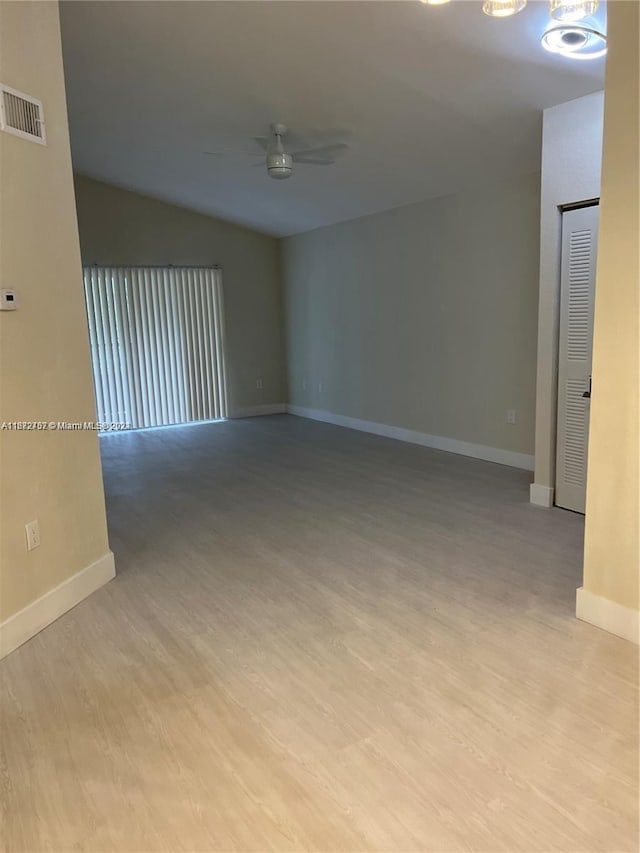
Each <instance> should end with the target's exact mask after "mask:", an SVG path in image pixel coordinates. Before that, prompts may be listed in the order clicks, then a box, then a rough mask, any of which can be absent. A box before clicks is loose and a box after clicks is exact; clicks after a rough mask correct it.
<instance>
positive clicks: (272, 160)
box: [267, 151, 293, 180]
mask: <svg viewBox="0 0 640 853" xmlns="http://www.w3.org/2000/svg"><path fill="white" fill-rule="evenodd" d="M267 172H268V173H269V177H270V178H275V179H276V180H282V179H283V178H288V177H290V176H291V173H292V172H293V158H292V156H291V154H285V153H284V152H283V151H282V152H281V151H274V152H273V153H272V154H267Z"/></svg>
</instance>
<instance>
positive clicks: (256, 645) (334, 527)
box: [0, 416, 638, 853]
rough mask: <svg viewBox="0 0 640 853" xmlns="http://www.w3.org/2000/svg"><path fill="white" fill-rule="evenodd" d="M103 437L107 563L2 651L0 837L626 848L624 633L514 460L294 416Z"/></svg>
mask: <svg viewBox="0 0 640 853" xmlns="http://www.w3.org/2000/svg"><path fill="white" fill-rule="evenodd" d="M102 448H103V458H104V471H105V482H106V490H107V496H108V511H109V525H110V535H111V544H112V547H113V550H114V552H115V554H116V564H117V568H118V576H117V578H116V580H114V581H113V582H112V583H110V584H109V585H107V586H106V587H105V588H103V589H102V590H100V591H99V592H98V593H96V594H95V595H93V596H92V597H91V598H90V599H89V600H87V601H86V602H84V603H83V604H81V605H79V606H78V607H77V608H75V609H74V610H73V611H71V612H70V613H68V614H67V615H66V616H64V617H62V618H61V619H60V620H58V621H57V622H56V623H55V624H54V625H52V626H51V627H50V628H48V629H47V630H46V631H44V632H42V633H41V634H40V635H39V636H37V637H36V638H34V639H33V640H32V641H30V642H29V643H27V644H26V645H25V646H23V647H22V648H20V649H19V650H17V651H16V652H14V653H13V654H12V655H10V656H9V657H8V658H6V659H5V660H4V661H3V662H2V663H1V664H0V670H1V673H2V688H3V689H2V739H3V750H4V763H3V770H2V791H3V801H4V816H3V820H2V843H3V849H4V850H6V851H11V853H14V851H15V853H17V851H25V853H26V852H27V851H28V853H35V851H45V850H46V851H96V853H97V851H105V852H106V851H109V853H111V851H124V852H125V853H133V851H268V850H277V851H307V850H314V851H369V850H371V851H373V850H375V851H434V853H437V851H487V853H493V851H509V853H514V851H523V853H524V851H527V853H529V851H571V853H575V851H632V850H633V851H635V850H637V849H638V835H637V833H638V731H637V730H638V726H637V723H638V699H637V679H638V663H637V649H636V648H635V647H634V646H632V645H631V644H630V643H627V642H625V641H624V640H621V639H618V638H616V637H613V636H611V635H609V634H606V633H604V632H602V631H600V630H598V629H597V628H594V627H592V626H590V625H586V624H583V623H581V622H578V621H576V620H575V618H574V616H573V614H574V601H575V589H576V587H577V586H579V584H580V564H581V543H582V533H583V523H582V518H581V517H580V516H578V515H574V514H572V513H568V512H564V511H562V510H543V509H538V508H535V507H532V506H530V505H529V504H528V502H527V500H528V484H529V475H528V474H526V473H525V472H521V471H517V470H515V469H510V468H506V467H502V466H499V465H493V464H490V463H485V462H480V461H476V460H472V459H467V458H464V457H460V456H454V455H450V454H446V453H440V452H437V451H432V450H428V449H425V448H419V447H414V446H411V445H406V444H401V443H398V442H394V441H390V440H388V439H384V438H379V437H375V436H368V435H365V434H362V433H357V432H352V431H348V430H343V429H340V428H337V427H333V426H329V425H327V424H318V423H313V422H310V421H305V420H302V419H299V418H294V417H290V416H275V417H269V418H256V419H247V420H242V421H234V422H227V423H222V424H212V425H202V426H196V427H189V428H180V429H169V430H163V431H154V432H147V433H138V434H131V435H118V436H108V437H106V438H105V439H103V441H102Z"/></svg>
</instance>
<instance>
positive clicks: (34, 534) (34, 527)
mask: <svg viewBox="0 0 640 853" xmlns="http://www.w3.org/2000/svg"><path fill="white" fill-rule="evenodd" d="M25 531H26V534H27V551H33V549H34V548H37V547H38V546H39V545H40V525H39V524H38V520H37V519H36V520H35V521H30V522H29V524H26V525H25Z"/></svg>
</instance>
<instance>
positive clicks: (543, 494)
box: [529, 483, 554, 507]
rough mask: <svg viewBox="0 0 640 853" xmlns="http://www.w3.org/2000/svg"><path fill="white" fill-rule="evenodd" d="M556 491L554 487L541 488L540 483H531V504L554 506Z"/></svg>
mask: <svg viewBox="0 0 640 853" xmlns="http://www.w3.org/2000/svg"><path fill="white" fill-rule="evenodd" d="M553 498H554V489H553V487H552V486H541V485H540V483H531V485H530V486H529V502H530V503H532V504H535V506H544V507H550V506H553Z"/></svg>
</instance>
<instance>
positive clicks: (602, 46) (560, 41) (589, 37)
mask: <svg viewBox="0 0 640 853" xmlns="http://www.w3.org/2000/svg"><path fill="white" fill-rule="evenodd" d="M541 42H542V46H543V48H544V49H545V50H548V51H549V53H558V54H560V55H561V56H566V57H567V58H568V59H582V60H584V59H598V58H599V57H601V56H604V55H605V53H606V52H607V37H606V36H605V35H604V33H601V32H598V30H594V29H592V28H591V27H582V26H580V25H576V24H573V25H570V24H561V25H560V26H555V27H550V28H549V29H548V30H547V31H546V32H545V33H544V35H543V36H542V39H541Z"/></svg>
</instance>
